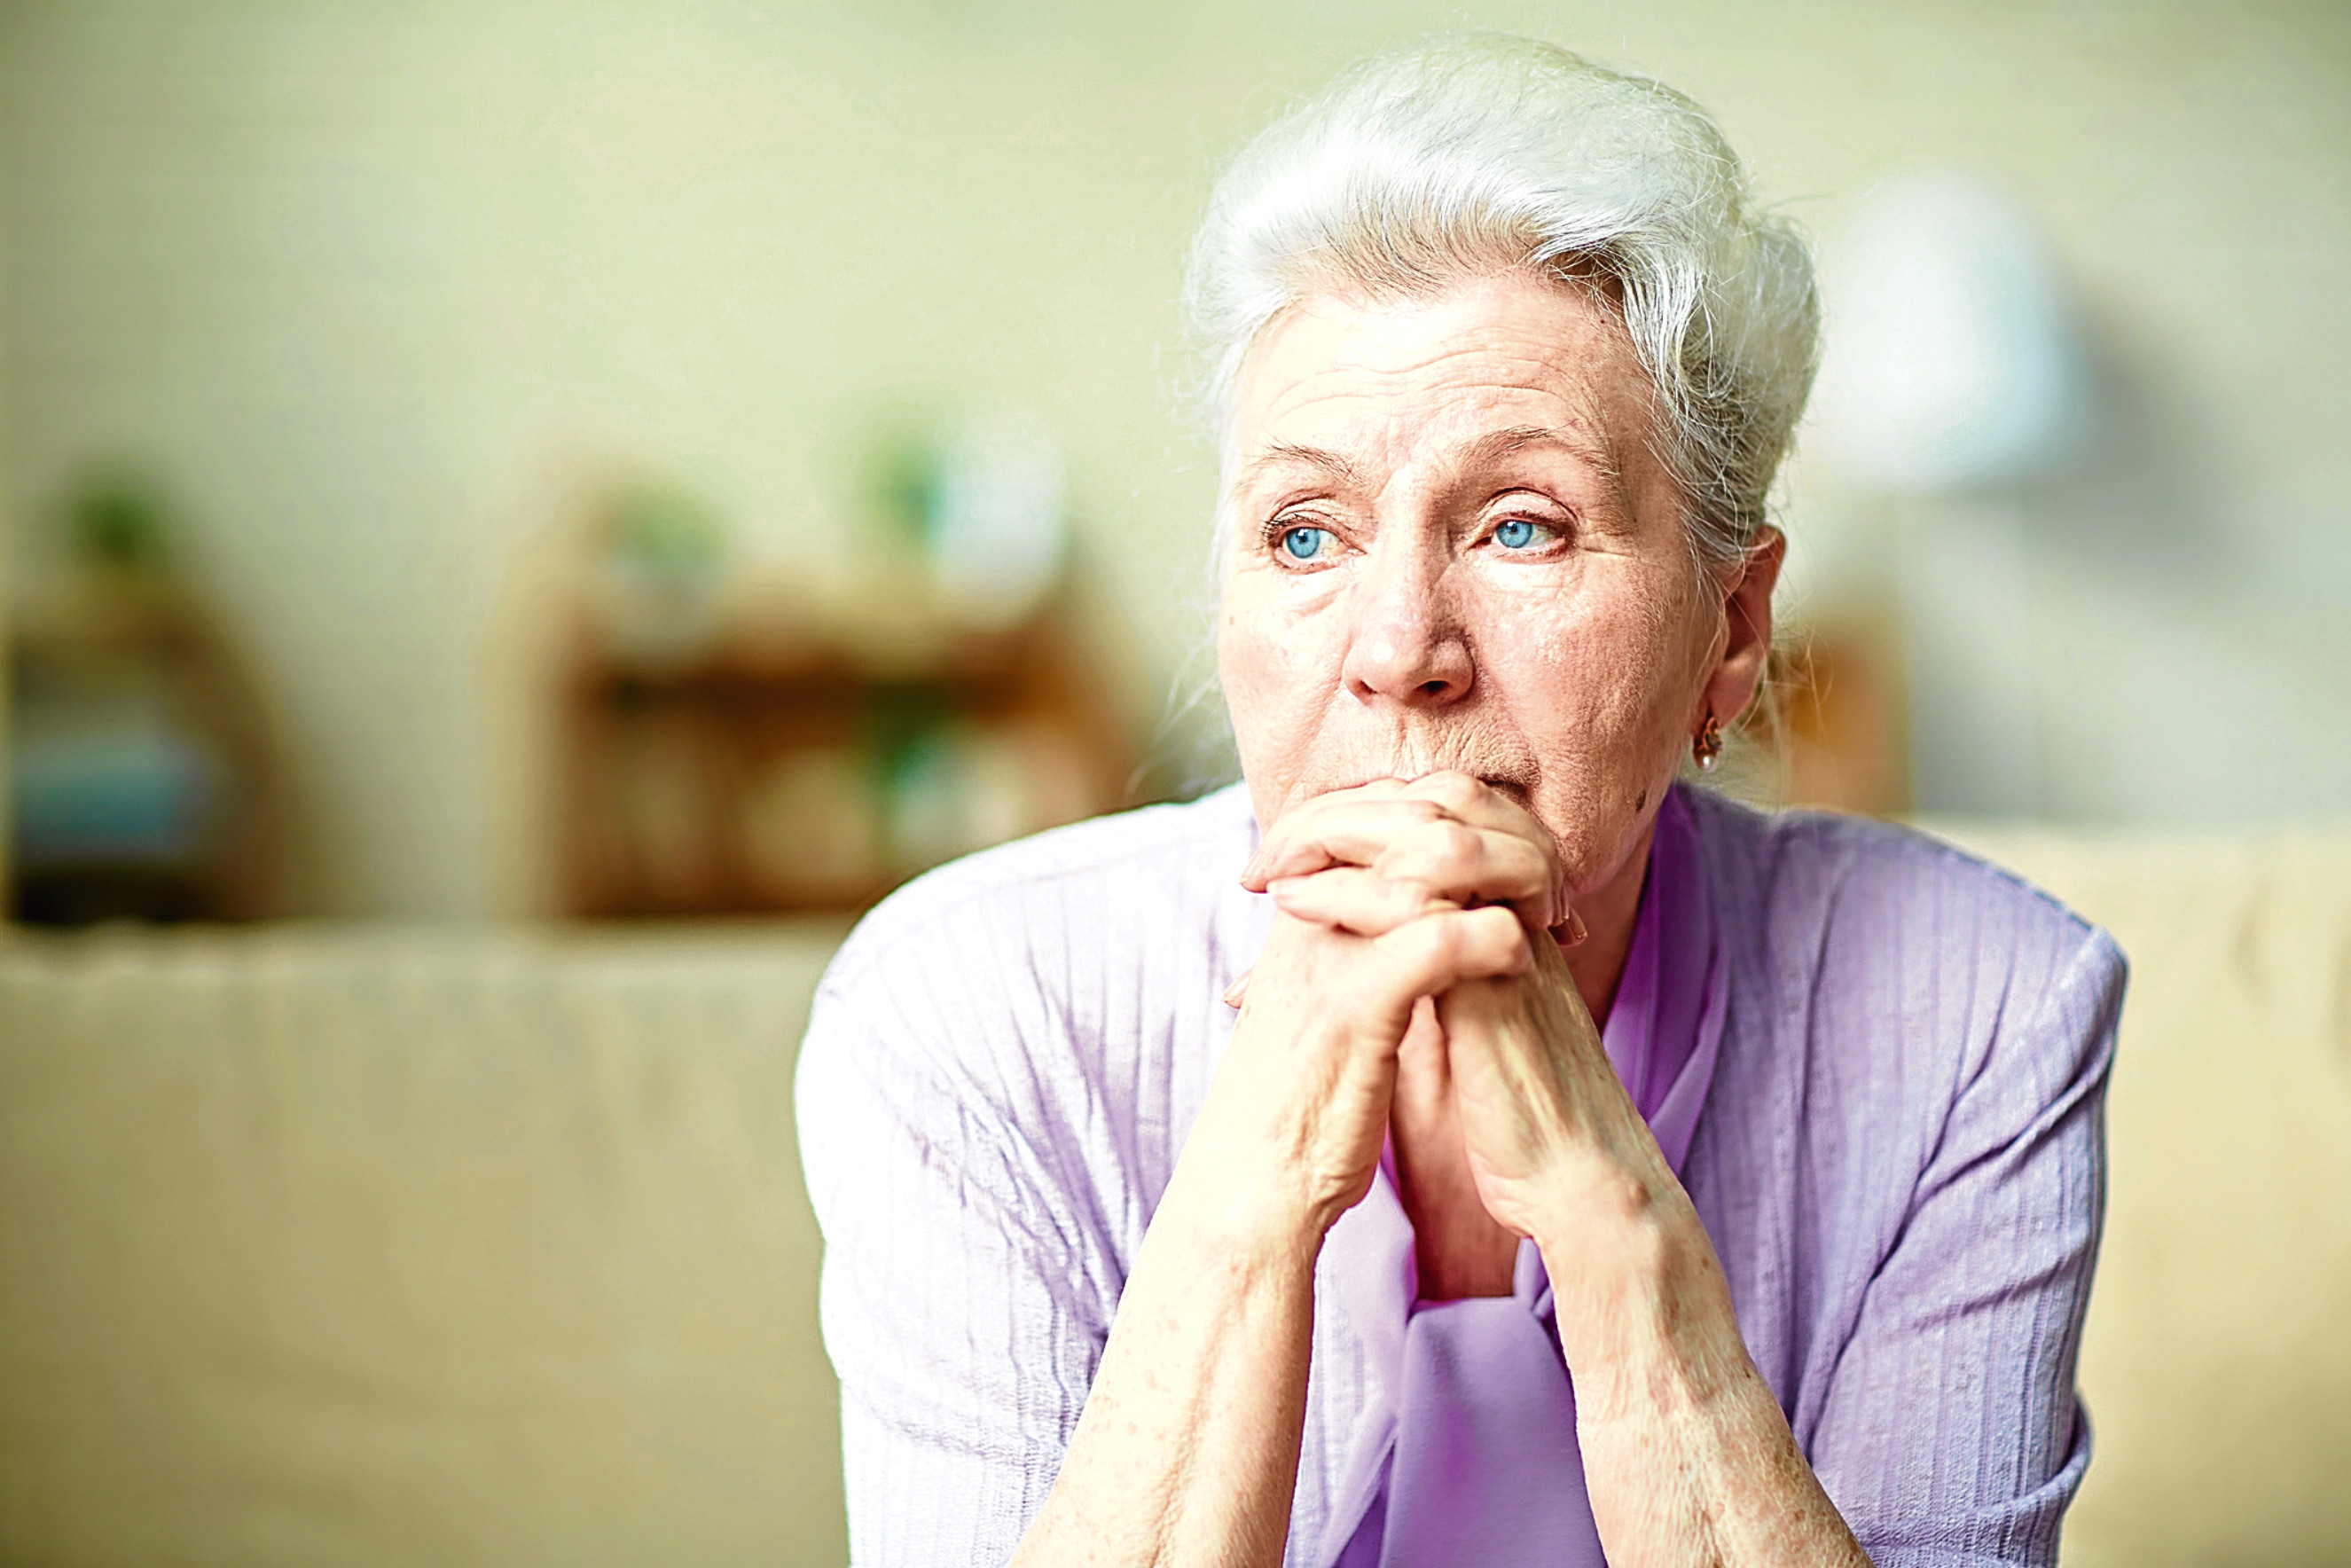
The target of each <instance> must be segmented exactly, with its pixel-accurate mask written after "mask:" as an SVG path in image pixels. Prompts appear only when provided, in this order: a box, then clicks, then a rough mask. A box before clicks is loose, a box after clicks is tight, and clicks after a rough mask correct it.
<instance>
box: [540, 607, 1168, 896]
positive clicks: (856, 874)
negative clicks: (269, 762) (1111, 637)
mask: <svg viewBox="0 0 2351 1568" xmlns="http://www.w3.org/2000/svg"><path fill="white" fill-rule="evenodd" d="M562 701H563V705H564V709H565V711H564V714H563V733H564V746H565V753H564V773H565V789H564V819H565V820H564V822H563V824H562V865H563V873H564V885H565V900H566V904H567V905H568V907H569V911H570V913H572V914H574V915H581V916H589V917H643V916H648V915H751V914H780V913H787V912H789V913H809V912H819V911H821V912H830V913H839V912H846V911H854V910H857V909H862V908H863V907H865V906H867V905H869V904H872V903H873V902H874V901H875V900H877V899H879V898H880V897H881V896H882V895H883V894H886V893H887V892H888V891H889V890H890V889H891V888H893V887H894V886H895V885H897V884H898V883H900V882H903V881H904V880H905V879H906V878H907V877H908V876H911V875H913V874H915V873H918V872H920V871H922V870H924V869H925V868H926V867H927V866H929V865H931V864H935V863H936V862H940V861H942V860H946V859H949V858H953V856H955V855H956V854H960V853H964V852H968V851H970V850H974V849H978V848H982V847H985V845H986V844H987V843H988V842H993V841H999V840H1001V839H1005V838H1011V837H1018V836H1020V835H1022V834H1025V833H1028V832H1034V831H1040V830H1041V829H1043V828H1047V827H1051V826H1054V825H1056V824H1058V823H1060V822H1064V821H1075V820H1077V819H1079V818H1081V817H1086V816H1092V815H1095V814H1097V813H1100V812H1102V811H1105V810H1114V809H1116V808H1117V807H1118V806H1120V805H1121V804H1123V795H1124V792H1125V789H1126V787H1127V782H1128V779H1129V774H1130V768H1131V766H1132V758H1131V753H1130V749H1129V747H1128V746H1127V744H1126V740H1125V737H1124V735H1123V732H1122V730H1121V728H1120V727H1119V725H1118V723H1117V721H1116V719H1115V716H1114V715H1113V710H1112V706H1111V705H1110V703H1109V701H1108V697H1107V694H1106V693H1105V692H1103V691H1102V689H1101V686H1100V684H1099V681H1098V679H1097V678H1096V676H1095V674H1094V673H1093V668H1092V665H1091V664H1089V663H1088V662H1087V661H1086V660H1085V659H1084V658H1083V657H1082V656H1081V653H1079V651H1078V649H1077V648H1076V646H1075V644H1074V643H1072V641H1071V639H1070V637H1069V636H1068V635H1067V633H1066V632H1064V631H1063V629H1062V628H1061V625H1060V623H1059V622H1058V621H1057V620H1055V619H1054V618H1052V617H1050V616H1048V617H1045V618H1042V619H1040V620H1038V621H1035V622H1029V623H1028V624H1026V625H1022V626H1019V627H1016V628H1013V629H1011V630H1009V631H1006V632H962V633H955V632H942V633H939V634H936V635H934V636H929V637H923V638H903V637H902V638H897V639H893V642H892V644H891V645H890V646H887V647H883V648H878V649H877V648H874V647H866V648H859V647H855V646H852V645H848V644H846V643H828V642H820V641H813V640H799V639H793V638H790V637H779V636H778V635H777V634H775V633H774V632H773V631H772V630H768V631H766V632H759V631H757V630H754V629H746V630H745V631H744V632H740V633H738V634H736V635H732V636H727V637H723V638H721V639H719V640H717V641H716V643H714V644H713V645H712V646H711V647H710V648H709V649H708V651H707V652H706V653H703V654H701V655H699V656H697V657H695V658H692V659H690V660H685V661H680V662H670V663H664V664H652V665H648V664H632V663H629V662H626V661H623V660H621V659H618V658H616V657H614V656H612V655H611V653H608V652H606V651H605V650H604V648H603V646H602V645H601V642H600V640H599V639H598V638H597V637H596V636H594V635H593V633H592V632H586V631H583V632H582V633H581V636H580V640H579V651H578V653H577V654H576V656H575V658H574V660H573V663H572V668H571V671H570V674H569V679H568V680H567V681H566V682H565V683H564V685H563V697H562Z"/></svg>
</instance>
